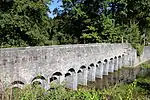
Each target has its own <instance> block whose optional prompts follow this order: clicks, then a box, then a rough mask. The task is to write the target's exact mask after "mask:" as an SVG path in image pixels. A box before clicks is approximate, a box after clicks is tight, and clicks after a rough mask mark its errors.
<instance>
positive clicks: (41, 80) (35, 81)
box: [31, 75, 47, 88]
mask: <svg viewBox="0 0 150 100" xmlns="http://www.w3.org/2000/svg"><path fill="white" fill-rule="evenodd" d="M31 84H32V85H35V84H36V85H40V86H41V87H43V88H45V87H46V86H47V82H46V78H45V77H44V76H43V75H37V76H35V77H34V78H33V79H32V80H31Z"/></svg>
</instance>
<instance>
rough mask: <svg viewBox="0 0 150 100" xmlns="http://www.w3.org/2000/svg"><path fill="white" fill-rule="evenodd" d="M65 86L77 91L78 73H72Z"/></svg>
mask: <svg viewBox="0 0 150 100" xmlns="http://www.w3.org/2000/svg"><path fill="white" fill-rule="evenodd" d="M65 86H66V87H67V88H70V89H73V90H77V73H76V72H72V73H70V75H67V76H66V79H65Z"/></svg>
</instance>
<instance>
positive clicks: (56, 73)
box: [52, 72, 62, 76]
mask: <svg viewBox="0 0 150 100" xmlns="http://www.w3.org/2000/svg"><path fill="white" fill-rule="evenodd" d="M54 75H57V76H62V73H60V72H55V73H54V74H53V75H52V76H54Z"/></svg>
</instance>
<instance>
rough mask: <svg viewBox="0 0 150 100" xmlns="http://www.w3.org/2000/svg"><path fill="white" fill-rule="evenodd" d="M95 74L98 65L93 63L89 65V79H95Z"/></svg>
mask: <svg viewBox="0 0 150 100" xmlns="http://www.w3.org/2000/svg"><path fill="white" fill-rule="evenodd" d="M95 74H96V65H94V63H91V64H90V65H89V66H88V81H95Z"/></svg>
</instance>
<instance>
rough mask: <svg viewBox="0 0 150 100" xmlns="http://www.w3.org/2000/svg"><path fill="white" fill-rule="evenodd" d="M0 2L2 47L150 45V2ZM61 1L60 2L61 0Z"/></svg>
mask: <svg viewBox="0 0 150 100" xmlns="http://www.w3.org/2000/svg"><path fill="white" fill-rule="evenodd" d="M6 1H8V0H1V1H0V43H1V47H12V46H36V45H51V44H70V43H96V42H98V43H101V42H106V43H107V42H109V43H120V42H126V41H128V42H129V43H132V44H145V43H147V42H148V41H150V1H149V0H136V1H135V0H61V1H62V8H63V9H57V8H56V9H54V11H53V13H54V14H57V16H56V17H55V18H54V19H51V18H48V15H47V12H49V9H48V6H47V5H49V4H50V3H51V1H50V0H9V2H6ZM59 1H60V0H59Z"/></svg>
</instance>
